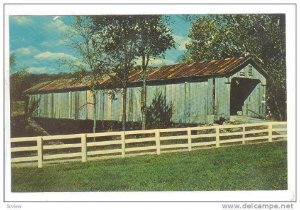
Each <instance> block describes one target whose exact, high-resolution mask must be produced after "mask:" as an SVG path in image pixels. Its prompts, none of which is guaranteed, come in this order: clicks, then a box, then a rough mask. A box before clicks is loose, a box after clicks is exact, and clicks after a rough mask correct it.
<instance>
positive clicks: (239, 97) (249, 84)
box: [230, 78, 260, 115]
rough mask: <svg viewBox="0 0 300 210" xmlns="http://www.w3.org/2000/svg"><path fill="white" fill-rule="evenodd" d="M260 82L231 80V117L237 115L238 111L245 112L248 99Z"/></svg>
mask: <svg viewBox="0 0 300 210" xmlns="http://www.w3.org/2000/svg"><path fill="white" fill-rule="evenodd" d="M259 82H260V81H259V80H257V79H247V78H233V79H232V80H231V90H230V115H237V112H238V111H243V106H244V105H245V101H246V99H247V98H248V97H249V95H250V94H251V93H252V91H253V90H254V89H255V87H256V85H257V84H258V83H259ZM243 115H245V113H243Z"/></svg>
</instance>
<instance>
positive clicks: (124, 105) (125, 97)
mask: <svg viewBox="0 0 300 210" xmlns="http://www.w3.org/2000/svg"><path fill="white" fill-rule="evenodd" d="M122 92H123V93H122V97H123V100H122V101H123V104H122V109H123V110H122V130H123V131H125V130H126V100H127V87H124V88H123V89H122Z"/></svg>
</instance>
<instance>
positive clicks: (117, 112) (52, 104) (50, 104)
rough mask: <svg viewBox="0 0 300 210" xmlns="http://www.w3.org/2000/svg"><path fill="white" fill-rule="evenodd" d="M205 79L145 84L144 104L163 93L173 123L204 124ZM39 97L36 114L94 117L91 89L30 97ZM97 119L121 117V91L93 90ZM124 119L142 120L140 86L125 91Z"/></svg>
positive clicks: (58, 116) (44, 115) (63, 116)
mask: <svg viewBox="0 0 300 210" xmlns="http://www.w3.org/2000/svg"><path fill="white" fill-rule="evenodd" d="M207 86H208V83H207V82H192V83H181V84H168V85H159V86H148V87H147V106H150V104H151V103H152V101H153V99H154V98H155V96H156V95H157V94H159V93H162V94H163V95H166V100H167V103H169V104H171V103H172V105H173V108H174V113H173V117H172V121H173V122H176V123H205V122H206V120H207V117H206V116H207V110H208V107H209V104H210V102H209V99H208V98H209V97H210V96H209V95H208V93H209V92H208V91H207ZM33 98H41V101H40V104H39V108H38V110H37V111H36V112H35V113H34V116H36V117H45V118H61V119H82V120H83V119H93V116H94V111H93V104H94V100H93V95H92V92H91V91H76V92H67V93H50V94H40V95H33V96H31V100H33ZM96 119H97V120H116V121H121V119H122V94H121V91H120V90H118V91H116V92H114V97H112V96H111V93H109V91H107V90H98V91H96ZM127 120H128V121H140V120H141V88H140V87H132V88H128V90H127Z"/></svg>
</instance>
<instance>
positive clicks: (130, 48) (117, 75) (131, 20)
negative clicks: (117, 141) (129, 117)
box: [92, 15, 138, 130]
mask: <svg viewBox="0 0 300 210" xmlns="http://www.w3.org/2000/svg"><path fill="white" fill-rule="evenodd" d="M92 20H93V22H94V24H95V28H94V30H95V31H99V33H100V34H101V35H102V38H103V40H105V41H104V46H105V47H104V52H105V54H106V56H107V58H108V60H109V66H110V71H112V72H114V74H113V75H111V78H112V79H113V80H114V81H115V86H121V88H122V129H123V130H125V129H126V104H127V88H128V79H129V75H130V72H131V71H132V70H134V65H135V60H136V58H137V52H138V51H137V49H138V45H137V43H138V42H137V40H138V36H137V24H136V21H135V17H134V16H115V15H111V16H93V17H92Z"/></svg>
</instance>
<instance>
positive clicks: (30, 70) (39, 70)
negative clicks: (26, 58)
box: [26, 66, 48, 74]
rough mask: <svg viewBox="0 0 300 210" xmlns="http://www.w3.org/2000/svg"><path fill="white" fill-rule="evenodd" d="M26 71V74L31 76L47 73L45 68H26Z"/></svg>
mask: <svg viewBox="0 0 300 210" xmlns="http://www.w3.org/2000/svg"><path fill="white" fill-rule="evenodd" d="M26 71H27V72H28V73H31V74H42V73H47V72H48V71H47V68H46V67H33V66H32V67H28V68H27V69H26Z"/></svg>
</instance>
